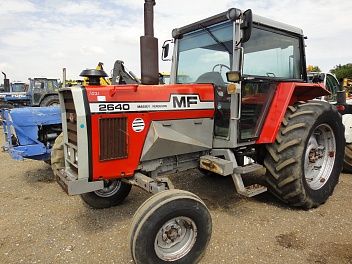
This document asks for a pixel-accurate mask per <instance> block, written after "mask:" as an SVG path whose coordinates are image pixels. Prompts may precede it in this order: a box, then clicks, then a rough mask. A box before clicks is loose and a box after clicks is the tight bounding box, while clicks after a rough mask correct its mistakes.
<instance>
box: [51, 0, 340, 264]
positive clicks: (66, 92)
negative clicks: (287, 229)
mask: <svg viewBox="0 0 352 264" xmlns="http://www.w3.org/2000/svg"><path fill="white" fill-rule="evenodd" d="M144 5H145V13H144V15H145V36H143V37H141V72H142V84H116V85H108V86H101V85H100V83H99V78H100V74H103V75H104V73H101V72H100V71H96V70H92V71H85V74H86V75H88V76H89V85H88V86H73V87H67V88H63V89H61V90H60V93H59V95H60V106H61V113H62V127H63V137H59V139H58V140H57V145H58V146H60V140H61V141H63V149H60V148H59V147H57V148H55V147H54V149H53V151H52V164H53V167H54V169H55V174H56V177H57V180H58V182H59V184H60V185H61V186H62V187H63V188H64V190H65V191H66V192H67V193H68V194H70V195H75V194H80V195H81V197H82V198H83V200H84V201H85V202H86V203H87V204H89V205H90V206H92V207H95V208H106V207H111V206H115V205H118V204H120V203H121V202H123V200H124V199H125V198H126V197H127V195H128V194H129V192H130V190H131V187H132V186H133V185H135V186H139V187H141V188H142V189H145V190H146V191H148V192H150V193H153V194H154V195H153V196H152V197H151V198H150V199H148V200H147V201H146V202H145V203H143V204H142V205H141V207H140V208H139V209H138V210H137V212H136V213H135V215H134V217H133V220H132V225H131V231H130V249H131V254H132V256H133V259H134V261H135V262H136V263H167V262H169V261H174V263H195V262H197V261H199V260H200V259H201V257H202V255H203V253H204V251H205V249H206V247H207V245H208V242H209V240H210V237H211V232H212V224H211V217H210V214H209V211H208V209H207V207H206V206H205V204H204V203H203V202H202V201H201V199H200V198H199V197H197V196H196V195H194V194H192V193H190V192H187V191H181V190H177V189H175V188H174V186H173V184H172V182H171V180H170V179H169V178H168V175H169V174H171V173H175V172H180V171H186V170H188V169H192V168H200V169H202V170H207V171H211V172H213V173H216V174H219V175H222V176H225V177H226V176H230V177H232V178H233V180H234V183H235V186H236V189H237V191H238V192H239V193H241V194H244V195H246V196H253V195H256V194H258V193H261V192H263V191H266V190H267V188H268V189H269V190H270V192H272V193H273V194H274V195H275V196H277V197H278V198H280V199H281V200H283V201H285V202H287V203H288V204H290V205H292V206H300V207H303V208H305V209H309V208H313V207H318V206H319V205H321V204H323V203H325V201H326V200H327V199H328V198H329V196H330V195H331V194H332V193H333V190H334V187H335V185H336V184H337V182H338V179H339V174H340V172H341V169H342V163H343V157H344V146H345V139H344V127H343V125H342V120H341V115H340V114H339V112H338V110H337V107H336V106H333V105H330V104H329V103H326V102H323V101H318V100H312V99H314V98H316V97H319V96H324V95H328V94H329V92H328V91H327V90H326V89H325V88H324V86H323V85H319V84H314V83H308V82H307V72H306V64H305V52H304V47H305V44H304V35H303V32H302V30H301V29H299V28H296V27H293V26H289V25H286V24H283V23H279V22H276V21H273V20H270V19H267V18H263V17H260V16H256V15H252V12H251V10H247V11H245V12H242V11H241V10H239V9H236V8H231V9H229V10H228V11H226V12H223V13H220V14H217V15H215V16H212V17H209V18H206V19H204V20H201V21H198V22H196V23H193V24H190V25H187V26H184V27H181V28H177V29H174V30H173V40H172V41H167V42H165V43H164V45H163V58H171V59H172V69H171V74H170V83H171V84H170V85H159V84H158V83H159V76H158V72H159V71H158V47H157V39H156V38H154V36H153V35H154V33H153V8H154V5H155V1H153V0H145V4H144ZM171 46H173V53H172V54H171V48H172V47H171ZM185 75H187V76H188V77H189V78H178V76H185ZM61 152H63V154H64V164H63V165H62V166H63V167H62V168H60V167H61V165H60V164H61V163H62V158H60V157H61V156H62V154H61ZM263 167H265V168H266V174H265V177H266V183H267V184H265V185H266V186H260V185H258V184H254V185H252V186H245V185H244V183H243V181H242V175H244V174H246V173H248V172H252V171H256V170H260V169H262V168H263Z"/></svg>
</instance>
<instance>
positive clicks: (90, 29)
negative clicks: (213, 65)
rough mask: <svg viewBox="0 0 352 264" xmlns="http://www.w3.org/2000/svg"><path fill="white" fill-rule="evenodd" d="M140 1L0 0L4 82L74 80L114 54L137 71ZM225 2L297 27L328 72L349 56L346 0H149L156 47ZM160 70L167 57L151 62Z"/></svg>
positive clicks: (312, 58)
mask: <svg viewBox="0 0 352 264" xmlns="http://www.w3.org/2000/svg"><path fill="white" fill-rule="evenodd" d="M143 4H144V0H100V1H93V0H69V1H65V0H0V71H2V72H4V73H6V76H7V78H9V79H10V81H27V80H28V78H33V77H47V78H58V79H61V80H62V78H63V68H66V74H67V79H73V80H75V79H82V77H79V74H80V73H81V71H82V70H84V69H87V68H95V67H96V66H97V64H98V63H99V62H103V63H104V70H105V71H106V72H107V73H108V74H110V72H111V70H112V68H113V65H114V62H115V61H116V60H122V61H124V65H125V67H126V68H127V69H128V70H130V71H132V72H134V73H135V74H136V75H137V76H140V55H139V54H140V53H139V50H140V48H139V39H140V36H142V35H143V34H144V26H143V21H144V18H143V16H144V12H143ZM231 7H236V8H239V9H241V10H246V9H252V11H253V13H254V14H257V15H260V16H264V17H268V18H271V19H274V20H277V21H280V22H283V23H286V24H290V25H293V26H296V27H299V28H302V29H303V32H304V34H305V36H307V37H308V39H307V40H306V42H305V44H306V57H307V65H314V66H319V68H320V69H321V70H322V71H329V70H331V69H333V68H334V67H335V66H336V65H339V64H341V65H344V64H347V63H352V23H351V15H352V1H347V0H344V1H335V2H334V1H327V0H315V1H312V0H295V1H293V0H280V1H277V0H242V1H237V0H217V1H214V0H156V5H155V6H154V13H155V14H154V35H155V37H157V38H158V41H159V57H161V46H162V44H163V42H164V41H165V40H168V39H171V31H172V29H174V28H178V27H182V26H184V25H187V24H190V23H193V22H196V21H198V20H201V19H204V18H206V17H209V16H212V15H215V14H218V13H221V12H224V11H226V10H228V9H229V8H231ZM159 68H160V71H170V63H166V62H162V61H161V60H160V62H159ZM2 79H3V78H0V83H2Z"/></svg>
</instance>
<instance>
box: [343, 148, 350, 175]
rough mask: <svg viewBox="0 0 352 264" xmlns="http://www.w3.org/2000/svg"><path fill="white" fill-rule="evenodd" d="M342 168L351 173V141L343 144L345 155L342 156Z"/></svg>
mask: <svg viewBox="0 0 352 264" xmlns="http://www.w3.org/2000/svg"><path fill="white" fill-rule="evenodd" d="M343 170H344V171H345V172H348V173H352V143H348V144H346V146H345V157H344V158H343Z"/></svg>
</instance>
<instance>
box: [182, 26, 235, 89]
mask: <svg viewBox="0 0 352 264" xmlns="http://www.w3.org/2000/svg"><path fill="white" fill-rule="evenodd" d="M232 34H233V24H232V22H230V21H226V22H225V23H221V24H217V25H213V26H211V27H208V28H206V29H200V30H199V31H196V32H192V33H190V34H186V35H184V36H183V38H182V39H180V41H179V55H178V69H177V80H176V82H177V83H192V82H196V83H197V82H199V83H207V82H211V83H214V81H207V80H206V79H207V78H206V77H207V76H210V75H213V73H214V75H215V74H217V75H220V76H221V78H218V81H215V82H219V83H216V84H219V85H223V84H224V83H225V80H226V75H225V73H226V72H227V71H229V69H230V67H231V58H232V54H231V52H232V50H233V48H232ZM207 74H208V75H207ZM218 77H219V76H218ZM212 80H213V79H212Z"/></svg>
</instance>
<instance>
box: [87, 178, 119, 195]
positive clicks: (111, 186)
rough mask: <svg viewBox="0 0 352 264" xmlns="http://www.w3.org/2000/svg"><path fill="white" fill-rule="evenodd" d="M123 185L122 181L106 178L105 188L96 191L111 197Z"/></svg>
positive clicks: (98, 193) (97, 193)
mask: <svg viewBox="0 0 352 264" xmlns="http://www.w3.org/2000/svg"><path fill="white" fill-rule="evenodd" d="M120 187H121V181H110V180H106V181H105V182H104V188H103V189H101V190H98V191H95V192H94V193H95V194H96V195H98V196H100V197H110V196H112V195H114V194H115V193H117V192H118V190H119V189H120Z"/></svg>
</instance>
